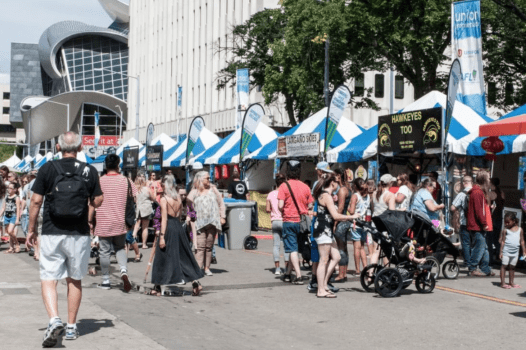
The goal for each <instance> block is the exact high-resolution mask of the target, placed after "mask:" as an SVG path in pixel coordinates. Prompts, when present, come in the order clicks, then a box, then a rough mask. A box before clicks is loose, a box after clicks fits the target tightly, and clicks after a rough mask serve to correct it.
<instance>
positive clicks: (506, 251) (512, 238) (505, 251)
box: [499, 213, 526, 289]
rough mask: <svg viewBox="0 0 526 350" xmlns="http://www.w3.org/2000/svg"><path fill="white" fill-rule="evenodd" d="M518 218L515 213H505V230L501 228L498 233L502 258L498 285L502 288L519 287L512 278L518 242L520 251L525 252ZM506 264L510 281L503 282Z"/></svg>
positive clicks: (517, 252) (517, 256)
mask: <svg viewBox="0 0 526 350" xmlns="http://www.w3.org/2000/svg"><path fill="white" fill-rule="evenodd" d="M518 224H519V220H518V219H517V216H515V213H507V214H506V215H505V216H504V227H505V228H506V229H505V230H502V233H501V234H500V244H501V245H500V255H499V257H500V259H501V260H502V265H501V267H500V286H501V288H504V289H510V288H520V287H521V286H519V285H518V284H514V283H513V278H514V277H515V265H517V260H518V259H519V244H520V247H521V248H522V253H523V254H526V249H525V248H524V237H523V233H522V229H521V228H520V227H519V226H518ZM506 266H508V269H509V270H510V283H509V284H506V283H504V280H505V279H506Z"/></svg>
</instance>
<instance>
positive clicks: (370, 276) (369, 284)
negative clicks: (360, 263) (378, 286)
mask: <svg viewBox="0 0 526 350" xmlns="http://www.w3.org/2000/svg"><path fill="white" fill-rule="evenodd" d="M382 268H383V267H382V266H379V265H378V264H370V265H367V266H366V267H365V269H363V270H362V273H361V274H360V283H361V284H362V287H363V289H365V291H366V292H368V293H372V292H374V280H375V279H376V275H377V274H378V271H380V270H381V269H382Z"/></svg>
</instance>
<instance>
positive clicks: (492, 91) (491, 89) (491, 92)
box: [488, 83, 497, 104]
mask: <svg viewBox="0 0 526 350" xmlns="http://www.w3.org/2000/svg"><path fill="white" fill-rule="evenodd" d="M488 103H489V104H495V103H497V84H496V83H488Z"/></svg>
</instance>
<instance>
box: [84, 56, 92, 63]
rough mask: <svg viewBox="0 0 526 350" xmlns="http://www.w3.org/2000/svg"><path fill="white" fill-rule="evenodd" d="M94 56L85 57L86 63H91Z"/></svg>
mask: <svg viewBox="0 0 526 350" xmlns="http://www.w3.org/2000/svg"><path fill="white" fill-rule="evenodd" d="M91 62H92V58H91V57H84V64H87V63H91Z"/></svg>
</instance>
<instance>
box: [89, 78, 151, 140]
mask: <svg viewBox="0 0 526 350" xmlns="http://www.w3.org/2000/svg"><path fill="white" fill-rule="evenodd" d="M93 70H94V71H106V72H110V73H112V74H120V75H124V74H122V73H121V72H114V71H112V70H109V69H107V68H96V69H93ZM124 76H126V77H128V78H132V79H135V80H137V103H136V108H135V109H136V110H135V139H136V140H137V141H139V107H140V106H141V104H140V100H141V79H140V76H136V77H135V76H133V75H127V74H126V75H124ZM128 85H129V84H128Z"/></svg>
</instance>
